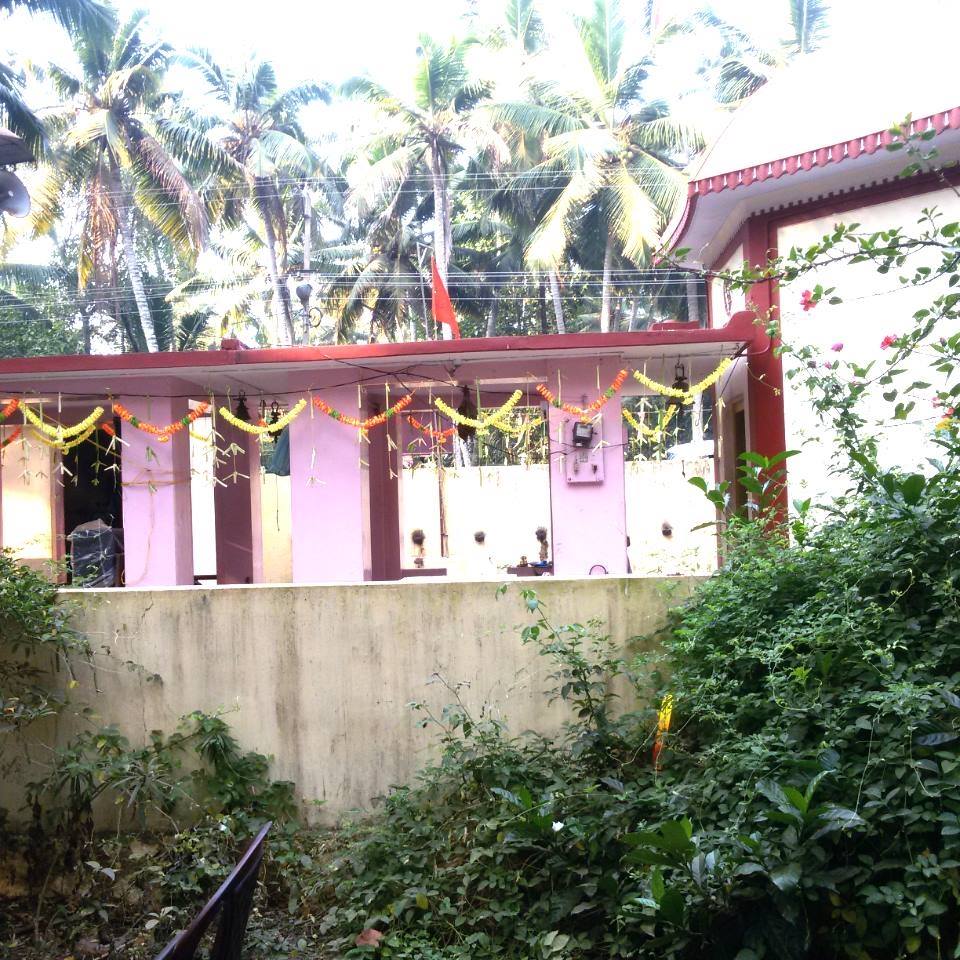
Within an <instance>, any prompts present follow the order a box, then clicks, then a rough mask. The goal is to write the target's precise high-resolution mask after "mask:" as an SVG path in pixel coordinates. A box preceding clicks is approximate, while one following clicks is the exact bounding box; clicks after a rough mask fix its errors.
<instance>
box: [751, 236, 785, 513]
mask: <svg viewBox="0 0 960 960" xmlns="http://www.w3.org/2000/svg"><path fill="white" fill-rule="evenodd" d="M776 256H777V246H776V228H774V227H772V226H771V225H770V224H769V222H768V221H767V219H766V218H765V217H754V218H753V219H752V220H750V221H749V222H748V223H747V226H746V236H745V241H744V258H745V259H746V261H747V263H749V265H750V266H751V267H763V266H764V265H765V264H766V263H767V260H768V259H770V258H772V257H776ZM747 302H748V304H749V305H750V306H752V307H753V309H754V310H755V311H756V314H757V323H756V325H755V326H754V334H753V340H752V342H751V344H750V347H749V350H748V353H747V408H748V437H747V444H748V447H749V449H750V450H752V451H754V452H755V453H759V454H762V455H763V456H765V457H772V456H774V455H775V454H778V453H781V452H783V451H784V450H785V449H786V444H787V439H786V423H785V420H784V405H783V362H782V361H781V359H780V357H779V356H777V354H776V352H775V351H776V347H777V346H778V344H779V343H780V340H779V338H777V337H771V336H769V335H768V334H767V330H766V328H767V326H768V325H769V324H770V323H779V321H780V292H779V290H778V289H777V286H776V282H775V281H773V280H767V281H764V282H763V283H757V284H754V286H752V287H751V288H750V292H749V293H748V294H747ZM781 468H782V469H783V470H784V474H783V476H784V481H786V467H785V466H783V465H781ZM781 500H782V503H783V506H784V508H785V507H786V504H787V492H786V482H784V489H783V492H782V494H781Z"/></svg>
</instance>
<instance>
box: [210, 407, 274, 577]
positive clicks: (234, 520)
mask: <svg viewBox="0 0 960 960" xmlns="http://www.w3.org/2000/svg"><path fill="white" fill-rule="evenodd" d="M217 432H218V433H219V434H220V436H221V438H222V439H221V440H220V441H219V442H218V446H219V448H220V450H221V451H224V452H222V453H221V454H220V455H219V457H218V462H217V464H216V467H215V469H214V473H215V475H216V478H217V481H218V483H217V484H216V485H215V486H214V490H213V509H214V514H215V524H216V543H217V583H262V582H263V532H262V529H261V525H260V441H259V440H258V439H257V438H256V437H255V436H253V435H251V434H249V433H246V432H244V431H243V430H239V429H237V428H236V427H234V426H231V425H230V424H229V423H227V422H226V421H225V420H224V419H223V418H222V417H218V418H217Z"/></svg>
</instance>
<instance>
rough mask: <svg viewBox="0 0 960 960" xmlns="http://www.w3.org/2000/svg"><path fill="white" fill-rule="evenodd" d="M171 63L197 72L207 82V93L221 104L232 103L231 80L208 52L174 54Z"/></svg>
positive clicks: (193, 51)
mask: <svg viewBox="0 0 960 960" xmlns="http://www.w3.org/2000/svg"><path fill="white" fill-rule="evenodd" d="M171 62H172V63H180V64H182V65H183V66H185V67H190V68H191V69H193V70H197V71H198V72H199V73H200V75H201V76H202V77H203V78H204V79H205V80H206V81H207V86H208V87H209V92H210V93H212V94H213V95H214V96H215V97H216V98H217V99H218V100H220V101H222V102H223V103H229V104H232V102H233V78H232V77H231V76H230V74H228V73H226V72H225V71H224V69H223V68H222V67H221V66H220V65H219V64H218V63H217V61H216V60H214V58H213V54H212V53H210V51H209V50H204V49H201V48H195V49H192V50H190V51H188V52H187V53H179V54H175V55H174V56H173V57H172V58H171Z"/></svg>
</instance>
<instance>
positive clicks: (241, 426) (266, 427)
mask: <svg viewBox="0 0 960 960" xmlns="http://www.w3.org/2000/svg"><path fill="white" fill-rule="evenodd" d="M306 406H307V401H306V400H304V399H303V398H302V397H301V398H300V399H299V400H298V401H297V402H296V403H295V404H294V405H293V406H292V407H291V408H290V409H289V410H288V411H287V412H286V413H285V414H284V415H283V416H282V417H280V419H279V420H277V422H276V423H263V422H261V423H260V424H255V423H247V421H246V420H241V419H240V418H239V417H235V416H234V415H233V414H232V413H231V412H230V411H229V410H228V409H227V408H226V407H221V408H220V416H221V417H223V419H224V420H226V421H227V423H229V424H232V425H233V426H235V427H236V428H237V429H238V430H243V431H244V433H250V434H253V435H254V436H255V437H262V436H263V435H264V434H267V433H279V432H280V431H281V430H282V429H283V428H284V427H287V426H289V425H290V424H291V423H293V421H294V420H296V419H297V417H299V416H300V414H301V413H303V411H304V410H305V409H306Z"/></svg>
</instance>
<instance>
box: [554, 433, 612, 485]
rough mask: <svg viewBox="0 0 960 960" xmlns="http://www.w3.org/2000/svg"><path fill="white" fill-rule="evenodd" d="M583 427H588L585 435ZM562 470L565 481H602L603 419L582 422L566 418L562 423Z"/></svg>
mask: <svg viewBox="0 0 960 960" xmlns="http://www.w3.org/2000/svg"><path fill="white" fill-rule="evenodd" d="M585 427H590V428H591V430H590V435H589V436H587V432H586V430H585V429H584V428H585ZM563 452H564V470H565V473H566V476H567V483H603V421H602V418H600V417H597V419H596V421H592V420H591V421H590V423H589V424H583V423H582V422H581V421H579V420H568V421H567V422H566V423H564V425H563Z"/></svg>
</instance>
